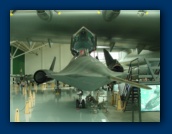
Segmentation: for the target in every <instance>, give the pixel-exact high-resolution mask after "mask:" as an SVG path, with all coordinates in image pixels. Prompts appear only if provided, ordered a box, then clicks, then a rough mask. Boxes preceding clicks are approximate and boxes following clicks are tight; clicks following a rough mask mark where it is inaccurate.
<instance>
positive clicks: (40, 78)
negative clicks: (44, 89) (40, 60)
mask: <svg viewBox="0 0 172 134" xmlns="http://www.w3.org/2000/svg"><path fill="white" fill-rule="evenodd" d="M51 72H52V71H50V70H38V71H36V72H35V74H34V77H33V78H34V80H35V81H36V83H37V84H42V83H44V82H47V81H51V80H53V79H52V78H49V77H47V74H49V73H51Z"/></svg>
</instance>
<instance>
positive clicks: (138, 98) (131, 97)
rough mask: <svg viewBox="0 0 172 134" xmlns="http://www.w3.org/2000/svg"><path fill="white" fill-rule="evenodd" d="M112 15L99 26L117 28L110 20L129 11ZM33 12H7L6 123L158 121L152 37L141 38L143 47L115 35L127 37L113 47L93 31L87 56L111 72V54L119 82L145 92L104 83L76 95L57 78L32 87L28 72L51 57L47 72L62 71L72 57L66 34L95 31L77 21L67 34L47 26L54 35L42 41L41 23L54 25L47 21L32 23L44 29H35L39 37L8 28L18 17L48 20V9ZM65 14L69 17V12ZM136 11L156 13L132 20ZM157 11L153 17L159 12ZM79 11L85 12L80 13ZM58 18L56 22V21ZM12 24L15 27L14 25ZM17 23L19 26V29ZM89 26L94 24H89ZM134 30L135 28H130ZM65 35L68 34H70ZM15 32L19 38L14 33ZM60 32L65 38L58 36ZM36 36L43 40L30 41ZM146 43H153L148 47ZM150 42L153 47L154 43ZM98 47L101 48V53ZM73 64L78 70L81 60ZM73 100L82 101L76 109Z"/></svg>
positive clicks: (156, 58)
mask: <svg viewBox="0 0 172 134" xmlns="http://www.w3.org/2000/svg"><path fill="white" fill-rule="evenodd" d="M44 11H45V12H44ZM112 11H113V12H114V11H115V15H116V17H114V16H113V20H110V21H112V22H109V20H106V19H107V18H105V19H104V20H103V21H108V22H105V23H107V24H106V25H119V24H118V23H120V20H119V22H116V21H115V19H118V17H119V19H120V15H123V14H125V13H127V12H128V13H130V11H127V10H125V11H122V10H121V11H120V12H119V10H112ZM112 11H111V10H106V12H105V11H104V12H105V14H107V15H108V14H111V13H112ZM35 12H36V11H33V10H31V11H23V10H17V11H16V10H11V11H10V16H11V17H10V122H160V49H159V48H158V43H159V42H158V41H157V40H158V39H157V40H156V41H154V40H153V39H152V40H153V41H152V40H150V39H146V35H145V38H144V39H145V40H146V41H147V42H146V41H145V42H146V43H145V42H144V43H143V42H142V44H141V45H135V43H136V42H133V40H132V41H131V39H129V37H128V38H127V36H126V35H127V34H126V33H125V34H126V35H125V36H123V37H122V36H121V38H127V39H126V40H120V39H119V38H117V37H116V39H115V43H114V39H111V40H108V39H107V38H106V39H104V38H105V37H103V36H102V35H101V34H99V32H100V33H101V32H103V31H99V30H97V33H98V37H97V46H96V50H94V51H92V52H90V55H91V57H93V58H94V59H95V58H96V57H98V60H99V61H100V62H101V63H103V66H104V67H106V68H108V69H109V70H113V69H114V68H111V67H109V66H108V64H107V59H106V53H108V54H107V55H111V57H112V58H113V59H116V60H117V61H119V63H118V62H117V65H120V67H121V66H122V67H123V70H124V71H123V73H124V74H125V75H124V76H122V78H123V79H127V80H128V81H133V82H136V83H140V84H145V85H147V86H149V87H151V90H146V89H144V88H135V87H132V86H130V84H125V81H124V82H119V83H113V82H112V83H107V84H105V85H102V86H100V87H99V88H98V89H95V90H85V88H84V87H83V89H84V90H82V89H81V90H82V95H81V94H80V93H81V91H80V90H78V87H75V86H71V85H70V84H68V83H65V82H63V81H60V80H59V81H58V80H55V79H52V80H50V81H46V82H43V83H39V84H37V82H36V81H35V80H34V73H35V72H36V71H37V70H40V69H47V70H48V69H50V68H51V67H50V66H51V65H52V63H53V62H52V61H53V58H54V57H56V59H55V63H54V69H53V71H54V72H60V71H62V70H63V69H64V68H65V67H66V66H68V64H69V63H70V62H72V60H73V57H75V56H74V55H73V53H72V52H71V44H72V43H71V42H70V41H69V40H70V39H71V37H72V35H73V36H75V35H76V34H74V33H75V32H76V31H77V30H78V29H79V28H81V27H82V26H83V25H84V26H86V27H87V28H91V29H89V30H91V31H92V29H93V31H94V34H97V33H96V29H94V28H92V27H91V26H89V24H87V23H89V22H86V23H85V22H84V23H83V22H82V21H81V24H76V25H78V26H76V28H73V27H72V28H73V29H74V30H75V29H76V30H75V31H72V30H69V33H67V36H66V35H65V33H61V34H59V33H57V34H56V33H53V30H52V29H51V28H50V29H48V32H52V33H53V34H54V36H53V35H49V36H51V37H48V38H47V40H46V41H45V35H46V34H45V35H44V33H45V32H46V30H47V29H46V28H45V27H46V25H47V24H48V25H55V24H54V21H55V20H53V19H54V18H53V19H52V20H51V21H50V22H48V23H47V22H39V21H38V22H34V21H33V25H35V23H38V24H39V23H40V24H41V25H45V26H44V28H43V30H42V31H41V30H40V29H38V31H39V30H40V31H41V32H42V33H41V34H37V33H34V34H33V33H32V34H29V32H30V31H31V32H32V30H30V31H29V30H28V29H27V30H28V33H27V34H26V35H27V36H25V32H24V31H22V30H20V28H19V29H15V28H14V26H16V25H20V21H21V19H20V16H22V17H23V16H25V17H26V18H27V17H28V18H29V17H30V16H27V15H28V14H31V15H33V16H34V17H35V16H37V15H38V16H39V15H40V14H39V13H47V15H50V16H51V14H49V13H51V12H50V11H49V10H37V15H35V14H34V13H35ZM63 12H65V11H57V10H54V11H53V15H54V13H57V14H58V15H61V16H62V15H63ZM66 12H67V13H69V11H66ZM90 12H92V11H90ZM96 12H97V14H99V12H100V14H103V11H99V10H98V11H97V10H96ZM109 12H110V13H109ZM133 12H134V10H132V14H133ZM140 12H142V13H144V14H145V15H146V14H148V12H149V14H150V15H151V13H152V14H153V15H154V14H156V11H154V10H152V11H151V10H150V11H146V10H138V11H137V17H138V13H140ZM157 12H158V15H159V11H157ZM67 13H66V14H67ZM77 13H79V11H77V10H76V11H75V13H74V14H72V11H71V12H70V14H72V15H76V14H77ZM81 13H82V12H81ZM83 13H84V14H87V13H85V12H83ZM11 14H12V15H11ZM64 14H65V13H64ZM76 16H77V15H76ZM15 17H16V18H15ZM39 17H40V16H39ZM53 17H54V16H53ZM77 17H78V16H77ZM86 17H88V16H86ZM122 17H123V18H121V19H124V18H125V17H126V16H125V15H124V16H122ZM141 17H143V16H139V19H140V18H141ZM145 17H146V16H145ZM13 18H14V20H13ZM64 18H65V17H64ZM64 18H62V20H63V19H64ZM155 18H156V17H155ZM41 19H42V18H38V20H41ZM90 19H92V18H90ZM127 19H128V18H127ZM137 19H138V18H137ZM141 19H142V18H141ZM84 20H85V19H84ZM22 21H24V19H22ZM41 21H42V20H41ZM78 21H79V20H76V22H77V23H78ZM85 21H86V20H85ZM117 21H118V20H117ZM137 21H138V20H137ZM139 21H140V20H139ZM150 21H152V22H151V24H152V23H153V22H154V21H153V20H151V19H150ZM156 21H157V25H158V26H159V27H160V25H159V18H158V19H157V20H156ZM16 22H18V23H17V24H16ZM146 22H147V20H146ZM13 23H14V24H13ZM22 23H23V22H21V24H22ZM25 23H26V24H25V25H27V24H28V27H30V26H29V25H30V23H31V22H25ZM44 23H45V24H44ZM71 23H73V22H71ZM103 23H104V22H103ZM113 23H114V24H113ZM129 23H130V21H129ZM139 23H140V24H139V25H140V27H142V23H141V22H139ZM22 25H24V24H22ZM22 25H21V27H24V26H22ZM58 25H61V23H58V24H57V27H56V26H54V28H57V30H58V28H59V26H58ZM68 25H69V24H68ZM87 25H88V26H87ZM93 25H94V26H96V25H95V24H94V23H93ZM124 25H125V24H124ZM80 26H81V27H80ZM132 26H133V25H132ZM158 26H157V27H156V28H155V29H156V30H154V31H155V32H156V31H157V29H158V28H159V27H158ZM33 27H34V26H33ZM67 27H70V26H67ZM119 27H120V25H119ZM121 27H123V26H121ZM140 27H139V26H136V29H139V28H140ZM143 27H146V26H143ZM72 28H71V29H72ZM33 29H34V28H33ZM60 29H61V30H62V31H65V30H66V29H65V28H64V29H62V28H60ZM82 29H83V28H81V30H82ZM100 29H101V28H100ZM107 29H108V27H107ZM121 29H122V28H121ZM148 29H149V28H148ZM27 30H26V31H27ZM44 30H45V31H44ZM89 30H87V29H86V31H87V32H88V33H89V32H90V31H89ZM101 30H102V29H101ZM116 30H117V32H118V30H119V29H118V28H116ZM127 30H128V29H127ZM71 31H72V32H73V33H72V34H71ZM114 31H115V28H114ZM128 31H129V33H130V32H132V31H131V30H128ZM138 31H139V30H138ZM48 32H47V33H48ZM79 32H80V31H79ZM79 32H78V33H79ZM151 32H152V31H151ZM16 33H20V34H19V35H16ZM78 33H77V34H78ZM81 33H82V31H81ZM90 33H91V32H90ZM138 33H139V32H138ZM63 34H64V35H65V36H66V37H63V36H64V35H63ZM68 34H69V35H68ZM105 34H106V33H105ZM144 34H145V33H143V35H144ZM58 35H62V36H60V38H61V39H59V41H56V40H55V39H54V38H56V36H58ZM78 35H79V36H80V34H78ZM119 35H120V34H119ZM143 35H141V36H143ZM38 36H43V37H44V40H43V41H40V38H39V39H38V40H36V37H38ZM148 36H149V35H148ZM155 36H158V35H155ZM62 37H63V38H62ZM69 37H70V38H69ZM50 38H51V39H50ZM57 38H58V37H57ZM159 38H160V37H159ZM53 39H54V41H53ZM65 39H66V40H65ZM137 39H138V37H137ZM138 40H139V39H138ZM130 41H131V42H132V45H131V42H130ZM148 41H149V42H148ZM157 42H158V43H157ZM151 43H152V44H153V45H150V44H151ZM154 43H155V44H156V45H154ZM93 44H94V43H93ZM112 46H113V47H112ZM143 46H144V47H143ZM148 46H151V47H148ZM104 49H106V50H107V52H106V50H104ZM76 59H77V58H76ZM81 63H82V64H81ZM78 64H79V67H81V68H82V66H85V65H86V64H87V62H80V63H78ZM102 68H103V67H102ZM72 69H73V68H72ZM97 69H99V68H97ZM78 70H79V68H78ZM80 74H82V72H80ZM75 77H77V75H75ZM75 77H74V78H75ZM57 81H58V82H57ZM80 82H81V81H80V80H79V79H78V83H80ZM93 83H94V82H93ZM84 86H85V85H84ZM77 100H84V103H81V106H80V104H77Z"/></svg>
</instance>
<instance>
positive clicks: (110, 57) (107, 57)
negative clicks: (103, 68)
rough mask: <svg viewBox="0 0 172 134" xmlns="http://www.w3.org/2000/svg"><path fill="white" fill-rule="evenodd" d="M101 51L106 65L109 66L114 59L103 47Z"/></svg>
mask: <svg viewBox="0 0 172 134" xmlns="http://www.w3.org/2000/svg"><path fill="white" fill-rule="evenodd" d="M103 52H104V56H105V60H106V65H107V66H109V65H110V64H112V63H113V61H114V60H113V58H112V56H111V55H110V54H109V52H108V51H107V50H106V49H103Z"/></svg>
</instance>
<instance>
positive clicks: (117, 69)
mask: <svg viewBox="0 0 172 134" xmlns="http://www.w3.org/2000/svg"><path fill="white" fill-rule="evenodd" d="M108 67H109V69H110V70H112V71H115V72H124V68H123V66H122V65H121V64H120V63H119V62H118V60H114V61H113V62H112V63H111V64H110V65H109V66H108Z"/></svg>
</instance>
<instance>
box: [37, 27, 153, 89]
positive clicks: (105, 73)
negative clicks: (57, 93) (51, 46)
mask: <svg viewBox="0 0 172 134" xmlns="http://www.w3.org/2000/svg"><path fill="white" fill-rule="evenodd" d="M96 46H97V40H96V35H95V34H93V33H92V32H91V31H89V30H88V29H87V28H85V27H82V28H81V29H79V30H78V31H77V32H76V33H75V34H74V35H73V36H72V38H71V53H72V54H73V56H74V57H73V59H72V60H71V61H70V63H69V64H68V65H67V66H66V67H65V68H64V69H63V70H62V71H60V72H53V71H51V70H38V71H36V72H35V74H34V80H35V81H36V82H37V83H38V84H41V83H44V82H47V81H50V80H52V79H56V80H58V81H61V82H64V83H66V84H69V85H71V86H74V87H76V88H78V89H80V90H85V91H91V90H95V89H98V88H99V87H101V86H103V85H106V84H108V83H110V82H112V81H117V82H124V83H128V84H130V85H132V86H134V87H138V88H144V89H151V88H150V87H148V86H147V85H143V84H139V83H135V82H132V81H128V80H125V79H122V78H119V76H120V75H123V74H124V73H122V72H113V71H111V70H110V69H108V68H107V67H106V66H105V65H104V64H103V63H101V62H100V61H99V60H97V59H95V58H93V57H91V56H90V53H91V52H92V51H94V50H96Z"/></svg>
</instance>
